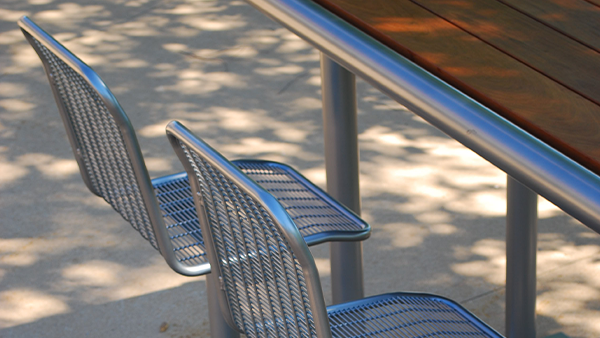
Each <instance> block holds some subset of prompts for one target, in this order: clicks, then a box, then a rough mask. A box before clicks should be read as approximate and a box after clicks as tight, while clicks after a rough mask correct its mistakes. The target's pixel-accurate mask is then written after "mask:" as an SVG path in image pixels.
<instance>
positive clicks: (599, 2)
mask: <svg viewBox="0 0 600 338" xmlns="http://www.w3.org/2000/svg"><path fill="white" fill-rule="evenodd" d="M585 1H587V2H589V3H591V4H594V5H596V6H600V0H585Z"/></svg>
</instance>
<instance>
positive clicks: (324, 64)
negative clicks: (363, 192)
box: [321, 54, 364, 304]
mask: <svg viewBox="0 0 600 338" xmlns="http://www.w3.org/2000/svg"><path fill="white" fill-rule="evenodd" d="M321 86H322V93H323V129H324V136H325V168H326V171H327V192H328V193H329V194H330V195H331V196H333V198H335V199H337V200H338V201H339V202H341V203H342V204H344V205H345V206H346V207H348V208H350V209H351V210H352V211H354V212H355V213H356V214H358V215H360V191H359V177H358V176H359V171H358V163H359V158H358V138H357V137H358V136H357V134H358V133H357V122H356V83H355V78H354V74H352V73H350V72H349V71H348V70H346V69H344V68H343V67H341V66H340V65H339V64H337V63H336V62H334V61H332V60H331V59H330V58H328V57H326V56H324V55H323V54H321ZM330 254H331V291H332V297H333V303H334V304H337V303H343V302H348V301H351V300H355V299H360V298H363V297H364V286H363V284H364V283H363V267H362V243H361V242H332V243H331V244H330Z"/></svg>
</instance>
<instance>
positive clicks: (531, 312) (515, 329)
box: [505, 176, 537, 338]
mask: <svg viewBox="0 0 600 338" xmlns="http://www.w3.org/2000/svg"><path fill="white" fill-rule="evenodd" d="M507 177H508V182H507V194H506V195H507V210H506V317H505V320H506V336H507V337H508V338H531V337H535V298H536V285H535V283H536V251H537V194H536V193H535V192H533V191H532V190H531V189H529V188H528V187H526V186H525V185H523V184H521V183H520V182H519V181H517V180H515V179H514V178H512V177H510V176H507Z"/></svg>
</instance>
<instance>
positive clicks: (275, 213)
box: [167, 121, 331, 337]
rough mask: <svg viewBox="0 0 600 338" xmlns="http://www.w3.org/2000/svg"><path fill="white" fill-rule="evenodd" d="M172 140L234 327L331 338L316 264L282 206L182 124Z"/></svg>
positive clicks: (261, 333) (174, 127)
mask: <svg viewBox="0 0 600 338" xmlns="http://www.w3.org/2000/svg"><path fill="white" fill-rule="evenodd" d="M167 135H168V137H169V141H170V142H171V145H172V146H173V149H174V150H175V152H176V153H177V155H178V157H179V159H180V160H181V162H182V164H183V165H184V167H185V169H186V171H187V173H188V177H189V178H190V185H191V187H192V191H193V194H194V199H195V203H196V209H197V210H198V213H199V215H198V216H199V219H200V225H201V227H202V232H203V233H204V235H205V243H206V249H207V253H208V256H209V261H210V263H211V266H212V273H217V274H218V276H219V279H220V280H221V281H222V289H223V292H222V293H220V294H219V295H218V298H219V302H220V304H221V308H222V310H223V312H224V316H225V318H226V319H227V320H228V322H229V323H230V325H231V326H232V327H234V328H237V329H238V330H239V331H240V332H243V333H245V334H246V335H247V336H248V337H271V336H277V337H279V336H286V337H315V336H316V337H331V331H330V329H329V321H328V319H327V313H326V309H325V304H324V300H323V293H322V289H321V284H320V281H319V275H318V271H317V268H316V266H315V263H314V259H313V258H312V255H311V253H310V251H309V250H308V246H307V245H306V243H305V242H304V239H303V238H302V235H301V234H300V232H299V231H298V229H297V228H296V226H295V224H294V222H293V221H292V220H291V218H290V216H289V215H288V214H287V212H286V211H285V209H284V208H283V206H281V204H280V203H279V202H278V201H277V199H276V198H275V197H273V196H272V195H271V194H270V193H268V192H267V191H266V190H264V189H263V188H262V187H260V186H259V185H258V184H257V183H256V182H254V181H253V180H252V179H250V178H249V177H248V176H246V175H245V174H244V173H243V172H242V171H241V170H239V169H238V168H237V167H236V166H234V165H233V164H232V163H231V162H229V161H228V160H227V159H225V158H224V157H223V156H222V155H221V154H219V153H218V152H217V151H215V150H214V149H212V148H211V147H210V146H209V145H208V144H206V143H205V142H203V141H202V140H201V139H199V138H197V137H196V136H194V135H193V134H192V133H191V132H190V131H189V130H188V129H187V128H185V127H184V126H183V125H181V124H180V123H178V122H176V121H172V122H170V123H169V124H168V125H167ZM192 178H193V179H192Z"/></svg>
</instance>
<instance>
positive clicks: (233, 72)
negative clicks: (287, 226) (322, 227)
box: [0, 0, 600, 337]
mask: <svg viewBox="0 0 600 338" xmlns="http://www.w3.org/2000/svg"><path fill="white" fill-rule="evenodd" d="M23 14H27V15H30V16H31V18H32V19H33V20H35V21H37V22H38V23H39V24H40V25H42V27H44V28H46V29H47V30H48V31H49V32H50V33H52V34H54V35H55V36H56V37H57V39H59V40H60V41H61V42H63V43H64V44H65V45H66V46H67V47H68V48H70V49H71V50H73V51H74V52H75V53H76V54H78V55H79V56H80V57H81V58H82V59H83V60H84V61H85V62H87V63H89V64H90V65H91V66H92V67H93V68H94V69H95V70H96V71H97V72H98V73H99V74H100V76H101V77H102V78H103V79H104V80H105V81H106V82H107V84H108V85H109V87H110V88H111V89H112V90H113V92H114V93H115V95H116V96H117V98H118V99H119V101H120V102H121V104H122V105H123V107H124V109H125V111H126V112H127V114H128V115H129V117H130V118H131V120H132V123H133V125H134V127H135V128H136V130H137V132H138V137H139V140H140V144H141V147H142V150H143V152H144V155H145V158H146V161H147V164H148V166H149V170H150V172H151V175H152V176H153V177H156V176H159V175H164V174H168V173H172V172H175V171H178V170H181V166H180V164H179V163H178V161H177V160H176V158H175V156H174V154H173V153H172V149H171V148H170V146H169V144H168V142H167V141H166V138H165V135H164V126H165V124H166V123H167V122H168V121H170V120H172V119H178V120H180V121H182V122H183V123H184V124H185V125H186V126H188V127H189V128H190V129H192V130H193V131H194V132H195V133H196V134H197V135H198V136H200V137H202V138H204V139H205V140H207V141H208V142H209V143H210V144H211V145H213V146H214V147H215V148H216V149H217V150H219V151H221V152H222V153H224V155H225V156H227V157H228V158H242V157H245V158H263V159H270V160H276V161H282V162H286V163H289V164H291V165H293V166H295V167H296V168H298V169H300V171H301V172H302V173H303V174H305V175H306V176H307V177H308V178H309V179H311V180H313V181H314V182H315V183H317V184H319V185H320V186H324V185H325V172H324V162H323V142H322V127H321V124H322V123H321V112H320V78H319V68H318V58H319V55H318V53H317V52H316V51H315V50H314V49H313V48H311V47H310V46H309V45H307V44H306V43H304V42H302V41H301V40H299V39H298V38H296V37H295V36H294V35H293V34H291V33H289V32H288V31H287V30H285V29H283V28H281V27H280V26H278V25H277V24H275V23H273V22H271V21H269V20H268V19H266V18H265V17H264V16H263V15H262V14H261V13H259V12H257V11H256V10H254V9H253V8H251V7H249V6H248V5H246V4H244V3H243V2H239V1H229V2H228V1H218V2H213V1H192V0H172V1H168V0H163V1H142V0H137V1H136V0H131V1H129V0H122V1H120V0H112V1H105V2H102V3H101V4H98V2H95V1H78V2H77V3H71V2H64V1H53V0H29V1H16V0H14V1H6V2H5V6H4V9H1V10H0V32H1V33H2V34H0V52H1V54H0V74H1V75H0V215H1V216H0V328H2V331H0V333H1V334H0V335H2V336H4V335H7V336H11V335H12V336H15V337H20V336H31V337H33V336H43V335H44V334H43V333H44V330H50V331H51V332H53V333H56V335H60V334H63V335H66V336H79V335H81V334H80V332H82V331H80V330H85V329H86V328H91V329H92V330H91V331H90V332H88V333H89V335H90V336H103V337H120V336H122V335H123V334H122V333H123V332H128V333H130V335H132V336H146V337H148V336H153V335H156V336H164V334H162V333H160V332H158V326H159V325H160V324H161V319H160V318H163V317H164V318H171V319H168V321H169V322H171V323H172V324H173V326H171V329H169V330H171V331H167V333H169V332H170V333H171V334H172V335H174V336H186V335H189V336H194V334H200V333H202V335H201V336H206V330H207V325H208V324H207V317H206V312H205V307H206V299H205V296H204V294H203V290H204V286H203V281H202V278H200V279H189V278H185V277H181V276H178V275H176V274H175V273H173V272H172V271H170V270H169V269H168V267H166V265H165V264H164V261H163V260H162V258H161V257H160V255H159V254H158V253H157V252H156V251H154V250H153V249H152V248H151V247H150V246H149V245H148V244H147V243H145V242H144V240H143V239H141V238H140V237H139V235H137V234H136V232H135V231H133V230H132V229H131V228H130V227H129V226H128V225H127V224H126V222H125V221H124V220H122V219H121V218H120V217H119V216H118V215H117V214H116V213H115V212H114V211H112V210H111V209H110V207H109V206H107V205H106V204H105V203H104V202H103V201H102V200H100V199H98V198H96V197H94V196H92V195H91V194H90V193H89V192H88V191H87V190H86V188H85V186H84V185H83V184H82V182H81V178H80V177H79V173H78V169H77V167H76V164H75V161H74V160H73V157H72V153H71V150H70V148H69V145H68V142H67V139H66V135H65V132H64V128H63V126H62V122H61V121H60V119H59V116H58V113H57V109H56V106H55V104H54V102H53V98H52V94H51V92H50V89H49V87H48V85H47V80H46V78H45V75H44V74H43V71H42V67H41V64H40V61H39V59H37V56H36V55H35V54H34V52H33V51H32V50H31V47H30V46H29V45H28V44H27V43H26V42H25V40H24V38H23V36H22V34H21V33H20V31H19V30H18V28H17V26H16V24H15V22H16V20H18V18H19V17H20V16H21V15H23ZM358 93H359V95H358V97H359V134H360V136H359V138H360V147H361V154H360V156H361V190H362V191H361V192H362V196H363V199H362V205H363V216H364V217H365V219H367V221H369V222H370V223H371V224H372V226H373V235H372V237H371V238H370V239H369V240H368V241H366V242H365V243H364V258H365V284H366V293H367V294H368V295H371V294H376V293H382V292H392V291H399V290H407V291H426V292H434V293H440V294H442V295H445V296H448V297H450V298H453V299H456V300H458V301H460V302H461V303H463V304H464V305H465V306H466V307H468V308H469V309H471V310H473V311H474V312H475V313H476V314H478V315H480V316H481V317H483V318H484V319H485V320H486V321H487V322H489V323H490V324H491V325H492V326H493V327H495V328H497V329H499V330H502V329H503V326H504V323H503V313H502V311H503V297H504V289H503V285H504V281H505V276H504V269H505V258H504V256H505V248H504V218H503V215H504V210H505V199H504V194H505V187H506V184H505V181H506V178H505V175H504V174H503V173H501V172H500V171H498V170H497V169H495V168H494V167H492V166H491V165H489V164H487V163H486V162H485V161H483V160H482V159H480V158H479V157H478V156H477V155H475V154H473V153H472V152H470V151H469V150H467V149H465V148H464V147H462V146H461V145H459V144H457V143H456V142H454V141H452V140H450V139H448V138H447V137H446V136H445V135H443V134H442V133H440V132H439V131H437V130H435V129H433V128H432V127H430V126H429V125H428V124H427V123H425V122H424V121H422V120H421V119H420V118H418V117H416V116H415V115H413V114H412V113H410V112H408V111H406V110H405V109H404V108H403V107H402V106H400V105H398V104H396V103H394V102H392V101H391V100H389V99H388V98H387V97H385V96H384V95H382V94H381V93H379V92H378V91H376V90H375V89H373V88H372V87H370V86H368V85H367V84H365V83H363V82H360V81H359V83H358ZM540 216H541V220H540V225H539V228H540V235H539V249H540V251H539V256H538V262H539V264H538V272H539V276H538V290H539V292H538V293H539V300H538V316H539V332H540V335H541V336H544V335H547V334H550V333H553V332H556V331H564V332H566V333H568V334H569V336H572V337H585V336H598V335H600V327H598V324H596V323H597V321H596V320H594V317H597V316H598V314H599V311H600V305H599V304H598V303H597V301H596V300H597V299H598V294H599V293H600V284H598V280H599V279H598V278H597V276H598V272H599V270H598V269H599V268H600V266H599V265H598V262H597V257H598V251H599V250H600V246H598V237H597V236H596V235H595V234H593V233H591V232H590V231H588V230H587V229H586V228H585V227H583V226H581V225H580V224H578V223H577V222H576V221H574V220H572V219H571V218H569V217H567V216H565V215H564V214H563V213H561V212H560V211H558V210H557V209H556V208H554V207H553V206H552V205H550V204H549V203H547V202H545V201H541V202H540ZM327 248H328V247H327V245H320V246H318V247H316V248H314V249H313V253H314V255H315V258H316V260H317V265H318V267H319V270H320V272H321V277H322V280H323V285H324V287H325V291H326V292H325V293H326V297H327V301H328V302H330V280H329V261H328V252H327V251H328V250H327ZM196 281H198V282H196ZM190 290H193V292H192V291H190ZM190 293H193V294H190ZM188 307H189V309H188V311H183V310H182V309H185V308H188ZM199 309H200V310H199ZM124 313H127V316H131V317H127V316H126V317H125V318H127V319H128V320H127V323H128V324H130V323H132V322H133V323H143V324H140V326H139V330H136V328H135V327H133V328H132V327H127V325H128V324H126V323H125V322H123V321H119V320H121V319H122V318H121V314H124ZM174 314H177V316H175V315H174ZM100 315H106V316H108V318H111V319H110V320H109V321H107V322H106V324H103V323H102V322H98V323H96V322H94V319H95V318H97V317H98V316H100ZM165 320H166V319H165ZM66 323H69V325H67V324H66ZM146 325H148V327H150V326H151V330H150V329H149V328H147V327H145V326H146ZM152 325H154V326H152ZM177 327H178V329H177V330H179V331H177V330H176V329H175V328H177ZM69 328H72V330H73V331H68V329H69Z"/></svg>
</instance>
